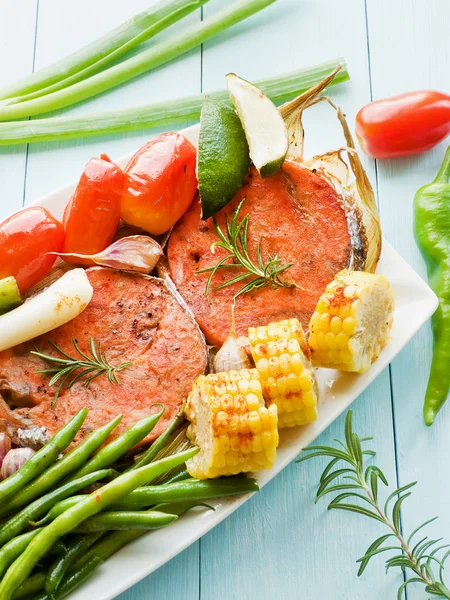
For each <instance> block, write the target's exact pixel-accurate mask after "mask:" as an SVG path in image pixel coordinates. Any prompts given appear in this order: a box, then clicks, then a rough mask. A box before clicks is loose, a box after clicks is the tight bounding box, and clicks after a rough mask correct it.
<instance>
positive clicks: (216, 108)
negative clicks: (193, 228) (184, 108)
mask: <svg viewBox="0 0 450 600" xmlns="http://www.w3.org/2000/svg"><path fill="white" fill-rule="evenodd" d="M249 167H250V155H249V150H248V144H247V140H246V137H245V133H244V130H243V129H242V125H241V121H240V120H239V117H238V116H237V114H236V112H235V111H234V110H233V109H232V108H230V107H229V106H227V105H226V104H223V103H222V102H219V101H218V100H214V99H213V98H206V100H205V101H204V103H203V107H202V114H201V117H200V135H199V141H198V153H197V176H198V189H199V192H200V202H201V205H202V218H203V219H208V218H209V217H211V216H212V215H213V214H214V213H216V212H217V211H219V210H220V209H221V208H223V207H224V206H225V205H226V204H228V202H229V201H230V200H231V199H232V198H233V197H234V196H235V195H236V193H237V192H238V191H239V189H240V187H241V186H242V184H243V182H244V179H245V176H246V175H247V172H248V169H249Z"/></svg>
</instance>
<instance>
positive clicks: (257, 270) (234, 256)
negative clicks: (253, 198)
mask: <svg viewBox="0 0 450 600" xmlns="http://www.w3.org/2000/svg"><path fill="white" fill-rule="evenodd" d="M244 202H245V198H243V199H242V200H241V201H240V203H239V205H238V206H237V207H236V210H235V211H234V212H233V215H232V217H231V219H229V218H228V217H227V216H225V231H222V229H221V228H220V226H219V224H218V223H217V220H216V218H215V217H213V222H214V227H215V229H216V232H217V235H218V237H219V240H220V241H218V242H214V244H213V245H212V249H213V251H214V248H222V249H223V250H226V251H227V252H228V254H227V256H225V257H223V258H221V259H220V260H219V261H218V262H217V263H216V264H215V265H213V266H211V267H205V268H204V269H199V270H198V271H197V273H209V277H208V280H207V282H206V287H205V296H207V295H208V294H209V292H210V290H211V285H212V280H213V277H214V275H215V274H216V273H217V271H219V270H220V269H232V268H242V269H244V272H242V273H239V274H238V275H236V276H234V277H232V278H231V279H228V280H227V281H224V282H223V283H220V284H218V285H216V286H215V287H214V289H215V290H220V289H223V288H226V287H229V286H231V285H234V284H236V283H239V282H241V281H242V282H243V281H245V280H246V279H248V278H251V279H250V281H247V282H246V283H245V284H244V285H243V287H241V288H240V290H239V291H238V292H236V294H235V295H234V298H237V297H238V296H241V295H243V294H248V293H249V292H255V291H257V290H259V289H261V288H263V287H271V288H275V289H276V288H292V287H298V286H297V284H296V283H295V282H294V281H290V280H285V279H283V278H281V277H280V276H281V275H282V274H283V273H284V272H285V271H286V270H287V269H289V268H290V267H292V264H293V263H283V262H282V260H281V259H280V258H279V256H278V254H274V255H271V254H268V255H267V258H266V262H264V259H263V256H262V250H261V240H259V242H258V246H257V264H255V263H254V262H253V261H252V259H251V258H250V255H249V250H248V228H249V221H250V218H249V215H245V217H243V218H242V219H241V220H240V221H238V216H239V212H240V210H241V208H242V205H243V204H244Z"/></svg>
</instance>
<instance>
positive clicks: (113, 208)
mask: <svg viewBox="0 0 450 600" xmlns="http://www.w3.org/2000/svg"><path fill="white" fill-rule="evenodd" d="M124 179H125V176H124V174H123V171H122V169H120V167H118V166H117V165H116V164H114V163H113V162H112V161H111V160H110V159H109V158H108V157H107V156H106V155H105V154H102V155H101V157H100V158H93V159H91V160H90V161H89V162H88V164H87V165H86V166H85V168H84V171H83V174H82V175H81V178H80V181H79V182H78V185H77V189H76V190H75V192H74V194H73V196H72V199H71V200H70V202H69V204H68V205H67V207H66V210H65V212H64V220H63V224H64V228H65V230H66V238H65V241H64V247H63V252H64V253H77V254H96V253H97V252H101V251H102V250H104V249H105V248H107V247H108V246H109V245H110V244H111V242H112V240H113V238H114V235H115V233H116V231H117V228H118V226H119V221H120V212H119V204H120V198H121V196H122V190H123V184H124ZM63 258H64V260H66V261H68V262H76V263H82V264H91V263H90V261H84V260H80V259H71V258H68V257H63Z"/></svg>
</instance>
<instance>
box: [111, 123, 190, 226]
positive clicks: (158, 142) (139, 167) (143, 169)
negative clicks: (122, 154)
mask: <svg viewBox="0 0 450 600" xmlns="http://www.w3.org/2000/svg"><path fill="white" fill-rule="evenodd" d="M196 160H197V151H196V149H195V147H194V146H193V145H192V144H191V142H190V141H189V140H188V139H187V138H185V137H184V135H181V133H176V132H172V133H163V134H161V135H159V136H158V137H156V138H154V139H153V140H151V141H150V142H147V144H145V145H144V146H142V148H140V149H139V150H138V151H137V152H136V153H135V154H134V155H133V156H132V157H131V158H130V160H129V161H128V164H127V166H126V168H125V170H124V171H125V185H124V189H123V193H122V195H121V199H120V216H121V218H122V219H123V220H124V221H125V223H127V224H128V225H132V226H134V227H139V228H140V229H143V230H144V231H147V232H148V233H150V234H152V235H161V234H163V233H166V232H167V231H169V229H170V228H171V227H173V225H174V224H175V223H176V222H177V221H178V219H179V218H180V217H181V216H182V215H183V214H184V213H185V212H186V211H187V209H188V208H189V206H190V204H191V202H192V200H193V199H194V196H195V194H196V192H197V174H196Z"/></svg>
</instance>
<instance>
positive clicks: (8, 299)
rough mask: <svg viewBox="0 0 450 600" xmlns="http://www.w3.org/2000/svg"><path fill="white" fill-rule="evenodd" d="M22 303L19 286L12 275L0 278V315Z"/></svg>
mask: <svg viewBox="0 0 450 600" xmlns="http://www.w3.org/2000/svg"><path fill="white" fill-rule="evenodd" d="M21 304H22V298H21V296H20V290H19V286H18V285H17V281H16V280H15V278H14V277H12V276H11V277H5V278H4V279H0V315H2V314H3V313H6V312H8V311H10V310H12V309H13V308H16V307H17V306H20V305H21Z"/></svg>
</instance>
